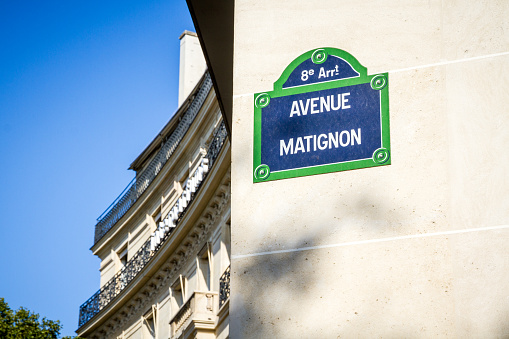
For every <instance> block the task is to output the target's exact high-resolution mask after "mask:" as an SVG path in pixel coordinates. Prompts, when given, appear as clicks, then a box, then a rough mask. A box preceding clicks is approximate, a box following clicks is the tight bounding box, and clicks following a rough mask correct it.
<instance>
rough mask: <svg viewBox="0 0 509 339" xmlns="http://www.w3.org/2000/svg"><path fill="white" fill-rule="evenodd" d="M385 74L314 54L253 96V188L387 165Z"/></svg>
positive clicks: (328, 52)
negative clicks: (267, 89) (255, 184)
mask: <svg viewBox="0 0 509 339" xmlns="http://www.w3.org/2000/svg"><path fill="white" fill-rule="evenodd" d="M388 81H389V80H388V74H387V73H384V74H377V75H370V76H368V75H367V69H366V68H365V67H363V66H362V65H361V64H360V63H359V62H358V61H357V60H356V59H355V58H354V57H353V56H352V55H351V54H349V53H347V52H345V51H342V50H339V49H335V48H321V49H317V50H312V51H309V52H307V53H304V54H303V55H301V56H300V57H298V58H297V59H295V60H294V61H293V62H292V63H291V64H290V65H289V66H288V67H287V68H286V69H285V71H284V72H283V74H282V75H281V77H280V78H279V79H278V80H277V81H276V82H275V83H274V90H273V91H270V92H264V93H257V94H255V97H254V122H255V126H254V131H255V133H254V152H253V156H254V159H253V160H254V162H253V165H254V166H253V181H254V182H261V181H268V180H277V179H284V178H292V177H299V176H305V175H312V174H320V173H329V172H336V171H343V170H351V169H358V168H365V167H374V166H381V165H388V164H390V138H389V93H388Z"/></svg>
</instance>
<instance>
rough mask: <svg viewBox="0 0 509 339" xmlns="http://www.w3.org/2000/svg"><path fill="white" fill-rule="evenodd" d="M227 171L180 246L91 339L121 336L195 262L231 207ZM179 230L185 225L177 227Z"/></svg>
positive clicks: (94, 332)
mask: <svg viewBox="0 0 509 339" xmlns="http://www.w3.org/2000/svg"><path fill="white" fill-rule="evenodd" d="M230 175H231V173H230V170H228V172H227V173H226V174H225V176H224V177H223V178H222V180H221V184H220V185H219V186H218V188H217V189H216V191H215V193H214V195H213V197H212V198H211V199H210V200H209V203H208V205H207V207H206V208H205V209H204V210H203V211H202V213H201V216H200V218H199V219H198V221H197V222H195V224H194V226H193V227H192V228H191V229H190V230H189V232H188V233H187V235H186V237H185V238H184V240H183V241H182V242H181V245H180V246H179V247H178V248H177V249H176V250H175V251H174V252H173V254H172V255H170V256H169V257H168V259H166V261H165V262H164V263H163V264H162V265H161V266H160V268H159V269H158V270H157V272H156V273H155V274H153V276H152V277H151V279H150V280H149V281H148V282H147V283H146V284H145V285H144V286H143V288H141V289H140V291H139V292H138V293H136V295H135V296H134V297H132V298H131V299H130V300H129V301H128V302H127V303H126V304H125V305H124V306H123V307H122V308H121V309H120V310H119V311H117V312H116V313H115V314H114V315H112V316H110V318H109V319H108V320H107V321H106V322H105V323H103V324H101V325H100V326H99V327H98V328H97V329H95V330H94V331H93V332H92V334H91V335H89V336H88V337H89V338H91V339H101V338H113V337H115V336H116V335H119V334H121V332H122V330H123V329H125V325H126V324H127V323H129V322H130V321H132V319H133V318H136V317H141V316H142V315H143V314H144V312H145V311H146V309H147V308H149V306H150V305H153V304H155V303H156V302H157V300H156V298H157V296H158V295H159V294H160V293H161V292H162V290H163V288H168V287H169V286H170V285H171V282H173V281H174V280H175V279H176V278H177V277H178V272H179V271H180V270H181V269H182V268H183V267H184V266H185V265H186V264H188V263H189V260H194V257H195V256H196V255H198V252H199V250H200V249H201V247H202V245H203V244H204V243H205V242H206V241H207V239H208V238H209V237H210V236H211V235H212V232H213V229H214V226H216V225H217V224H218V223H219V222H221V220H222V217H221V216H222V215H223V214H224V213H225V212H226V211H227V209H228V207H229V206H230V194H231V177H230ZM180 226H181V227H182V226H184V225H180Z"/></svg>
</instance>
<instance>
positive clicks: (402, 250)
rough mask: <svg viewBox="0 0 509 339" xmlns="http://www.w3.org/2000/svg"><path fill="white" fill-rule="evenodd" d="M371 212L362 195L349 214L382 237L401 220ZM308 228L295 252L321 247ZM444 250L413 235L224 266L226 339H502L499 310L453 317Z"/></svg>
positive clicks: (504, 330)
mask: <svg viewBox="0 0 509 339" xmlns="http://www.w3.org/2000/svg"><path fill="white" fill-rule="evenodd" d="M374 205H376V202H375V201H373V197H372V196H370V197H362V198H360V199H359V200H358V203H356V204H353V206H355V210H354V211H349V213H353V214H354V215H358V216H359V217H362V218H364V219H366V224H367V225H371V226H372V227H377V226H376V225H378V227H388V228H389V229H392V230H394V227H393V226H392V224H393V223H398V224H400V225H401V223H400V222H399V221H401V220H402V219H405V218H407V217H406V216H404V215H400V216H398V215H396V214H392V216H391V217H390V221H389V220H388V219H387V218H388V216H387V215H386V214H385V215H384V214H383V213H379V212H377V211H376V210H374V209H373V206H374ZM339 212H343V211H341V208H340V207H339V206H338V213H339ZM338 215H341V214H338ZM318 222H319V220H318V221H317V223H318ZM277 223H280V225H284V218H283V217H281V219H280V220H276V221H274V224H277ZM382 225H383V226H382ZM321 226H324V225H321ZM397 228H398V230H399V226H398V227H397ZM316 230H319V231H317V232H314V233H313V235H309V234H310V233H308V235H307V236H306V237H302V238H300V239H299V241H297V242H296V243H297V244H299V245H300V246H296V247H297V248H299V247H307V246H313V244H326V243H329V241H328V240H329V237H330V233H329V232H326V231H324V230H327V227H316ZM320 230H321V231H320ZM448 247H449V245H448V239H447V238H446V237H439V238H417V239H408V240H405V241H400V242H380V243H372V244H365V245H352V246H344V247H333V248H320V249H313V250H301V251H294V252H287V253H277V254H269V255H258V256H251V257H242V258H236V259H233V261H232V273H231V274H232V286H231V300H232V302H231V303H230V317H231V319H232V320H231V325H230V329H231V337H232V338H352V337H355V338H359V337H381V338H428V337H461V336H462V335H464V334H466V333H468V332H467V331H465V330H464V329H460V328H458V327H461V326H462V325H461V324H463V325H467V326H468V324H469V323H471V324H472V325H473V326H472V327H473V328H476V329H477V331H474V332H477V333H478V334H480V335H481V336H484V337H485V335H488V336H489V337H504V338H506V337H507V338H509V324H507V321H506V320H507V319H508V318H509V305H508V306H507V307H505V309H503V310H490V311H492V312H493V319H494V320H493V321H490V323H484V324H477V325H475V322H476V319H475V318H472V317H470V318H469V316H471V314H468V315H467V316H466V319H465V315H462V314H458V310H457V309H456V308H455V300H456V299H455V298H458V297H461V295H460V292H457V291H456V292H455V286H454V285H455V284H454V280H453V276H452V275H451V269H452V266H453V263H452V261H451V255H450V254H451V252H450V250H449V248H448ZM273 250H274V248H271V247H268V246H260V247H259V248H258V250H257V251H255V253H263V252H267V251H273ZM475 291H476V290H475V288H474V287H472V290H471V292H470V293H477V292H475Z"/></svg>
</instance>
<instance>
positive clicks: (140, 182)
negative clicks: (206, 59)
mask: <svg viewBox="0 0 509 339" xmlns="http://www.w3.org/2000/svg"><path fill="white" fill-rule="evenodd" d="M211 87H212V81H211V80H210V75H208V74H207V76H206V77H205V80H204V83H203V85H202V86H201V88H200V89H199V90H198V93H196V95H195V97H194V99H193V100H192V102H191V105H190V106H189V108H188V109H187V110H186V112H184V114H183V115H182V117H181V118H180V121H179V123H178V124H177V127H176V128H175V130H174V131H173V133H172V134H171V135H170V136H169V137H168V139H167V140H166V141H165V142H164V144H163V145H162V147H161V149H160V150H159V152H158V153H157V155H156V156H155V157H154V159H152V161H151V162H150V163H149V165H148V166H147V167H146V168H145V169H144V170H143V171H142V172H141V173H140V174H139V175H137V176H136V180H134V179H133V181H131V182H130V183H129V185H127V187H126V188H125V189H124V191H123V192H122V193H121V194H120V196H119V197H118V198H117V199H115V201H114V202H113V203H112V204H111V205H110V206H109V207H108V208H107V209H106V211H104V212H103V214H101V216H100V217H99V218H98V221H97V224H96V225H95V236H94V244H95V243H97V242H98V241H99V240H100V239H101V238H102V237H103V236H104V235H105V234H106V232H108V231H109V230H110V229H111V228H112V227H113V226H114V225H115V224H116V223H117V221H119V220H120V218H122V217H123V216H124V214H126V212H127V211H128V210H129V209H130V208H131V206H132V205H133V204H134V203H135V202H136V200H138V198H139V197H140V196H141V195H142V194H143V192H145V190H146V189H147V187H148V186H149V185H150V183H152V181H153V180H154V178H155V177H156V176H157V174H158V173H159V171H160V170H161V169H162V168H163V166H164V164H165V163H166V161H168V159H169V158H170V157H171V155H172V154H173V152H174V151H175V149H176V148H177V146H178V145H179V143H180V141H181V140H182V138H183V137H184V135H185V134H186V132H187V130H188V129H189V126H191V123H192V122H193V120H194V118H195V117H196V115H197V114H198V111H199V110H200V108H201V106H202V105H203V102H204V101H205V98H206V97H207V95H208V93H209V91H210V89H211Z"/></svg>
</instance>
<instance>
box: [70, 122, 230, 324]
mask: <svg viewBox="0 0 509 339" xmlns="http://www.w3.org/2000/svg"><path fill="white" fill-rule="evenodd" d="M226 135H227V134H226V127H225V124H224V121H222V122H221V124H220V125H219V126H218V127H217V129H216V130H215V131H214V134H213V138H212V140H211V141H210V144H209V146H208V150H207V154H206V155H205V158H207V159H208V160H209V167H210V168H212V166H213V165H214V162H215V160H216V158H217V156H218V155H219V152H220V151H221V149H222V146H223V144H224V141H225V139H226ZM208 173H210V171H209V172H207V173H205V174H204V178H203V181H201V182H200V184H199V186H198V187H197V189H196V192H195V193H194V194H192V195H191V201H193V199H194V197H195V196H196V194H198V192H199V190H200V187H201V186H202V184H203V182H204V181H205V179H206V177H207V175H208ZM190 204H191V202H190V203H189V204H188V205H187V207H186V208H185V209H184V210H183V212H181V213H180V214H179V217H178V220H177V222H176V226H178V225H179V223H180V220H181V219H182V217H183V216H184V215H185V213H186V211H187V209H188V208H189V205H190ZM173 229H174V228H172V229H171V230H170V232H168V233H166V234H165V236H164V237H163V239H162V240H161V242H160V243H159V244H158V245H157V246H156V247H155V249H154V250H153V251H151V250H150V245H151V241H150V238H149V239H148V240H147V241H146V242H145V243H144V244H143V245H142V246H141V248H140V249H139V250H138V252H136V253H135V254H134V256H133V257H132V258H131V259H130V260H129V261H128V262H127V264H126V265H125V266H124V267H123V268H122V269H121V270H120V271H119V272H118V273H117V274H115V276H114V277H113V278H111V279H110V280H109V281H108V282H107V283H106V284H105V285H104V286H103V287H102V288H101V289H100V290H99V291H97V292H96V293H95V294H94V295H93V296H92V297H90V298H89V299H88V300H87V301H86V302H84V303H83V304H82V305H81V306H80V314H79V321H78V326H79V327H81V326H83V325H85V324H86V323H87V322H88V321H90V320H91V319H92V318H93V317H94V316H95V315H96V314H97V313H99V312H100V311H101V310H102V309H103V308H104V307H106V306H107V305H108V304H109V303H110V302H111V301H112V300H113V299H114V298H115V297H116V296H117V295H118V294H119V293H120V292H121V291H122V290H123V289H124V288H125V287H126V286H127V285H128V284H129V283H130V282H131V281H132V280H133V279H134V278H135V277H136V276H137V275H138V273H139V272H140V271H141V270H142V269H143V268H144V267H145V266H146V265H147V263H148V262H149V261H150V259H151V258H152V257H153V256H154V254H155V253H157V251H158V250H159V249H160V248H161V246H162V245H163V244H164V243H165V242H166V240H167V239H168V237H169V236H170V234H171V233H172V230H173Z"/></svg>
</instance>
